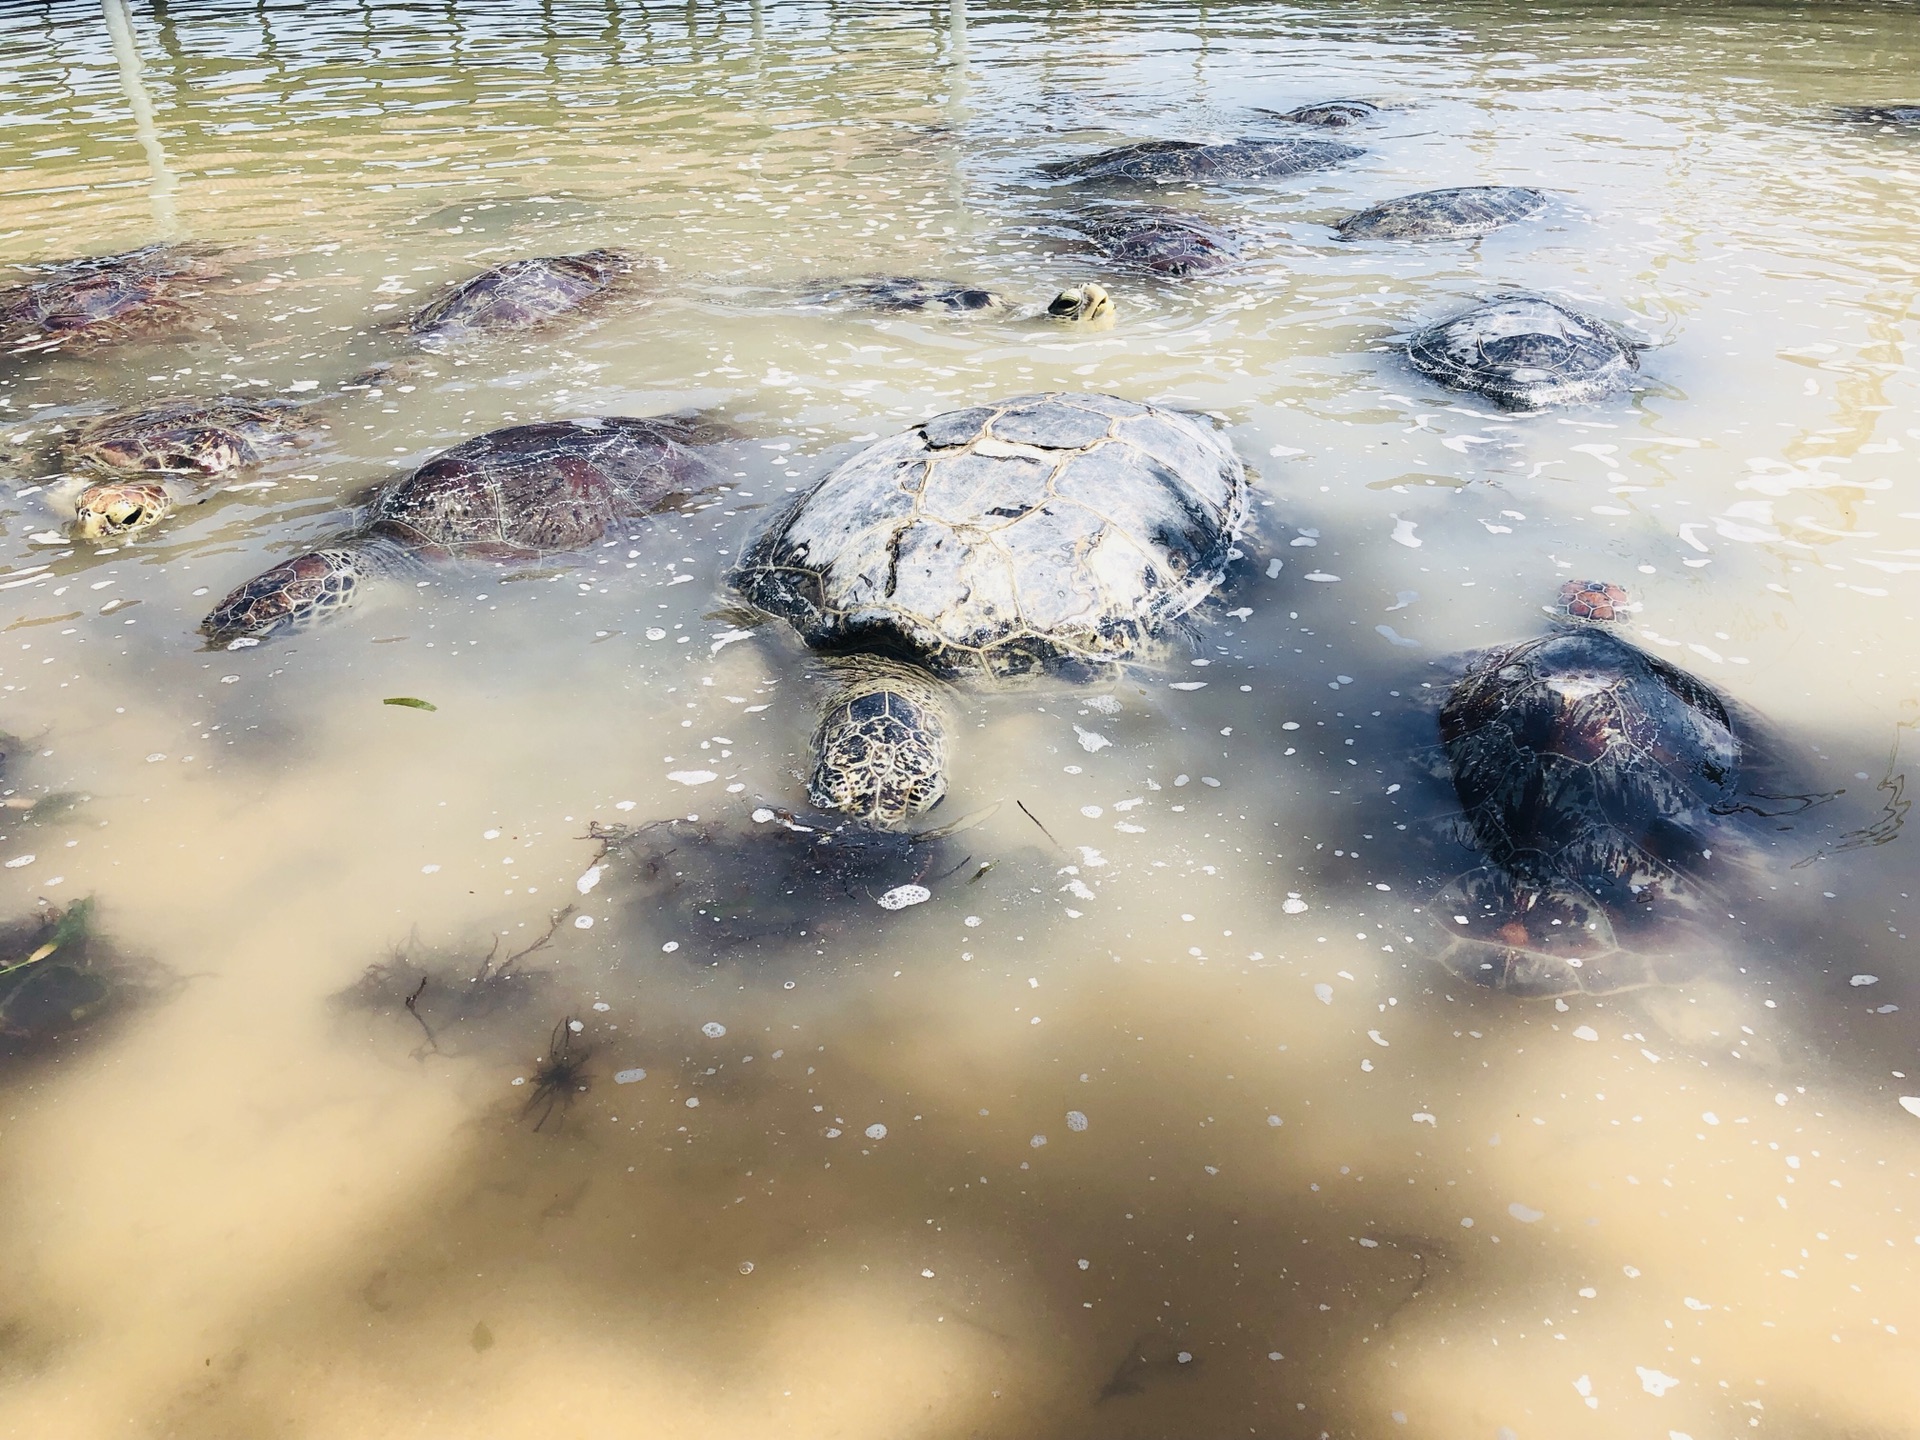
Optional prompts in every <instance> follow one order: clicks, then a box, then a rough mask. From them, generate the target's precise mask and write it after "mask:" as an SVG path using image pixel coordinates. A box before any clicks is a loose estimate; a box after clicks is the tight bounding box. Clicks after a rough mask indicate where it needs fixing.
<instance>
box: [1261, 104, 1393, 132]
mask: <svg viewBox="0 0 1920 1440" xmlns="http://www.w3.org/2000/svg"><path fill="white" fill-rule="evenodd" d="M1386 108H1387V107H1386V106H1384V105H1381V104H1378V103H1377V102H1375V101H1372V100H1321V101H1319V102H1317V103H1315V104H1312V105H1296V106H1295V107H1294V108H1293V109H1291V110H1268V109H1265V108H1263V107H1259V106H1256V107H1255V113H1256V114H1260V115H1265V116H1267V117H1268V118H1269V119H1272V120H1284V121H1286V122H1287V123H1288V124H1289V125H1318V126H1320V127H1322V128H1323V129H1327V130H1344V129H1345V128H1346V127H1347V126H1349V125H1358V124H1359V123H1360V122H1361V121H1363V120H1371V119H1373V118H1374V117H1375V116H1376V115H1379V114H1381V113H1383V112H1384V111H1385V110H1386Z"/></svg>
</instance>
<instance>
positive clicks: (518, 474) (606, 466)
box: [200, 415, 727, 641]
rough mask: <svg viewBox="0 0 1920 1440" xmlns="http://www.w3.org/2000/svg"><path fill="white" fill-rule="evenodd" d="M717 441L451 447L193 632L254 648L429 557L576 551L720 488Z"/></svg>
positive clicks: (643, 438) (552, 428)
mask: <svg viewBox="0 0 1920 1440" xmlns="http://www.w3.org/2000/svg"><path fill="white" fill-rule="evenodd" d="M722 438H727V432H724V431H722V430H721V429H720V428H719V427H716V426H712V425H709V424H706V423H703V422H700V421H698V420H693V419H689V418H686V417H681V416H667V417H663V418H658V419H651V420H640V419H634V418H632V417H629V416H624V415H611V416H605V417H595V418H591V419H584V420H552V421H544V422H541V423H538V424H533V425H511V426H508V427H507V428H505V429H503V430H493V431H489V432H488V433H487V434H485V435H479V436H476V437H475V438H473V439H471V440H466V441H462V442H461V443H460V444H458V445H455V446H454V447H453V448H452V449H450V450H445V451H442V452H441V453H440V454H439V455H437V456H435V457H434V458H433V459H431V460H429V461H428V462H427V463H426V464H424V465H422V466H421V467H420V468H419V469H418V470H415V471H414V472H413V473H412V474H411V475H408V476H407V477H406V478H405V479H403V480H401V481H399V482H398V483H396V484H393V485H391V486H388V487H387V488H385V489H384V490H382V491H381V492H380V494H379V495H378V496H377V497H376V498H375V499H374V501H373V504H372V506H371V507H370V509H369V510H368V512H367V516H366V519H365V521H364V523H363V524H362V525H361V526H360V527H359V528H358V529H356V530H354V531H352V532H351V533H349V534H347V535H344V536H342V537H340V538H339V539H338V540H336V541H334V542H333V543H332V544H330V545H328V546H325V547H324V548H322V549H319V550H314V551H311V552H309V553H307V554H305V555H298V556H295V557H294V558H293V559H291V560H286V561H283V562H281V563H280V564H278V565H275V566H274V567H273V568H272V569H270V570H267V571H264V572H262V573H261V574H259V575H256V576H254V578H253V579H251V580H249V581H247V582H246V584H244V585H242V586H240V587H239V588H238V589H237V590H235V591H234V592H233V593H232V594H230V595H228V596H227V597H226V599H224V600H222V601H221V602H220V603H219V604H218V605H217V606H215V607H214V609H213V611H212V613H210V614H209V615H208V616H207V618H206V619H205V620H203V621H202V622H201V624H200V629H201V630H202V632H204V633H205V634H206V635H207V636H208V637H209V638H211V639H213V640H217V641H233V640H237V639H245V638H256V639H257V638H259V637H261V636H265V635H270V634H273V633H276V632H280V631H285V630H290V629H294V628H297V627H300V626H303V625H305V624H308V623H309V622H312V621H315V620H319V619H322V618H324V617H325V616H327V615H330V614H332V613H334V612H335V611H338V610H341V609H344V608H345V607H346V606H347V605H349V604H351V603H352V602H353V600H354V598H355V596H356V595H357V593H358V591H359V589H360V587H361V585H362V584H363V583H364V582H365V581H367V580H370V579H373V578H376V577H378V576H381V575H386V574H390V573H395V572H400V571H405V570H410V569H414V568H417V567H418V566H419V565H420V564H421V563H423V562H426V561H433V560H469V559H470V560H489V561H496V562H510V561H522V560H530V559H536V558H538V557H540V556H543V555H552V554H558V553H561V552H564V551H568V550H578V549H580V548H581V547H583V546H586V545H590V544H592V543H593V542H594V541H596V540H598V539H599V538H600V537H601V536H602V535H604V534H605V533H606V531H607V529H608V527H609V526H611V525H612V524H613V523H614V522H615V521H617V520H621V519H625V518H629V517H633V516H640V515H650V514H653V513H655V512H656V511H659V510H663V509H668V508H671V507H672V506H674V505H676V504H679V503H681V502H683V501H685V500H686V499H688V498H690V497H691V496H692V495H694V494H696V493H699V492H700V491H703V490H706V489H709V488H711V487H712V486H714V485H716V484H718V483H720V482H721V481H722V480H723V479H724V478H725V473H726V472H724V471H723V470H721V469H720V468H719V467H718V466H716V465H715V464H714V463H713V462H712V461H711V460H709V459H708V458H707V457H706V456H705V455H703V454H701V453H700V449H699V447H700V446H702V445H705V444H709V443H711V442H713V441H716V440H719V439H722Z"/></svg>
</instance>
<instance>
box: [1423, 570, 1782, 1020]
mask: <svg viewBox="0 0 1920 1440" xmlns="http://www.w3.org/2000/svg"><path fill="white" fill-rule="evenodd" d="M1628 608H1629V607H1628V600H1627V595H1626V592H1625V591H1623V590H1622V589H1620V587H1618V586H1616V585H1610V584H1607V583H1604V582H1602V581H1594V580H1575V581H1569V582H1567V583H1566V584H1565V585H1563V586H1561V588H1560V594H1559V599H1558V603H1557V605H1556V606H1555V607H1554V609H1555V613H1556V615H1557V617H1558V623H1556V624H1555V625H1554V626H1553V627H1552V628H1551V629H1550V630H1549V631H1548V632H1547V633H1546V634H1545V635H1540V636H1536V637H1535V638H1533V639H1530V640H1523V641H1521V642H1519V643H1518V644H1515V645H1506V646H1500V647H1498V648H1496V649H1493V650H1489V651H1487V652H1485V653H1484V654H1482V655H1480V656H1478V657H1476V658H1475V659H1474V660H1473V662H1472V663H1471V665H1470V666H1469V667H1468V669H1467V672H1466V674H1465V675H1464V676H1463V677H1462V678H1461V680H1460V681H1459V683H1457V684H1456V685H1455V686H1454V687H1453V689H1452V691H1451V692H1450V693H1449V694H1448V696H1447V698H1446V701H1445V703H1444V705H1443V706H1442V708H1441V711H1440V739H1441V743H1442V744H1443V745H1444V747H1445V749H1446V755H1447V762H1448V767H1449V769H1450V771H1451V772H1452V777H1453V786H1454V790H1455V793H1456V794H1457V795H1458V796H1459V799H1460V804H1461V806H1462V808H1463V810H1464V812H1465V820H1466V826H1467V830H1468V832H1469V833H1470V835H1471V838H1472V841H1473V844H1474V846H1475V847H1476V848H1477V849H1478V850H1479V851H1480V852H1481V853H1482V854H1483V855H1484V856H1485V857H1486V859H1487V860H1488V862H1489V865H1488V867H1487V868H1485V869H1482V870H1476V871H1472V872H1470V873H1469V874H1467V875H1465V876H1462V877H1461V878H1460V879H1458V880H1456V881H1454V882H1453V884H1452V885H1450V886H1449V887H1447V889H1446V890H1445V891H1443V892H1442V895H1441V898H1440V899H1439V900H1438V901H1436V902H1435V905H1434V906H1433V907H1432V909H1433V911H1434V914H1435V918H1436V919H1437V920H1438V921H1439V923H1441V924H1442V925H1443V926H1445V927H1446V928H1447V930H1448V933H1449V934H1450V935H1451V936H1452V937H1453V941H1454V943H1453V944H1452V946H1451V947H1450V948H1449V952H1448V956H1447V958H1446V963H1448V964H1449V965H1450V966H1451V967H1452V968H1454V969H1455V970H1456V972H1457V973H1459V974H1461V975H1462V977H1463V978H1466V979H1470V980H1474V981H1477V982H1478V983H1481V984H1487V985H1495V986H1498V987H1500V988H1505V989H1510V990H1515V991H1518V992H1520V993H1526V994H1559V993H1567V992H1571V991H1574V990H1587V991H1601V990H1612V989H1624V988H1627V987H1628V986H1631V985H1641V984H1650V983H1655V982H1656V981H1659V980H1662V979H1670V978H1674V977H1675V976H1676V975H1677V974H1679V973H1681V972H1683V971H1684V969H1685V968H1686V966H1687V964H1688V963H1689V961H1688V956H1687V953H1686V950H1687V947H1678V946H1675V945H1674V944H1673V943H1671V933H1670V932H1669V933H1666V934H1665V935H1664V938H1663V927H1671V926H1672V925H1673V924H1674V923H1675V922H1677V921H1679V920H1681V919H1683V918H1684V917H1685V915H1686V914H1687V913H1688V912H1689V911H1690V910H1692V909H1693V908H1695V907H1696V906H1697V904H1698V902H1699V900H1700V899H1701V898H1702V896H1703V895H1704V894H1706V893H1708V891H1709V890H1710V889H1711V887H1712V885H1713V882H1714V877H1715V876H1716V875H1717V874H1725V873H1726V872H1727V869H1728V867H1729V866H1730V865H1732V864H1734V863H1737V860H1738V857H1739V856H1740V855H1741V854H1742V853H1743V850H1744V849H1745V847H1744V846H1743V842H1742V838H1741V837H1740V836H1739V835H1738V834H1737V833H1735V832H1734V831H1733V830H1732V829H1731V825H1730V817H1731V816H1733V815H1735V814H1737V813H1738V812H1739V811H1740V810H1741V808H1742V803H1741V800H1740V798H1739V797H1740V795H1741V793H1742V782H1743V767H1744V766H1745V764H1746V762H1747V760H1748V754H1747V748H1748V747H1747V744H1746V743H1745V740H1744V737H1743V735H1742V729H1743V725H1742V722H1741V721H1740V720H1738V719H1737V718H1736V716H1735V714H1734V712H1733V711H1732V709H1731V707H1730V706H1729V705H1728V703H1727V701H1726V700H1724V699H1723V698H1722V697H1721V696H1720V695H1719V694H1718V693H1717V692H1716V691H1715V690H1714V689H1713V687H1712V686H1710V685H1708V684H1707V683H1706V682H1705V681H1703V680H1700V679H1699V678H1697V677H1696V676H1694V675H1691V674H1689V673H1688V672H1687V671H1685V670H1682V669H1680V668H1679V667H1678V666H1675V665H1672V664H1669V663H1668V662H1667V661H1665V660H1662V659H1660V658H1659V657H1658V656H1655V655H1650V654H1648V653H1647V652H1646V651H1644V650H1642V649H1640V648H1639V647H1638V646H1637V645H1634V644H1633V643H1632V642H1631V641H1629V640H1627V639H1626V638H1625V637H1624V636H1622V635H1621V634H1620V633H1619V631H1618V629H1617V628H1615V627H1616V624H1617V622H1618V621H1620V620H1623V619H1624V618H1625V616H1626V614H1627V613H1628ZM1694 958H1696V959H1697V955H1696V956H1695V957H1694Z"/></svg>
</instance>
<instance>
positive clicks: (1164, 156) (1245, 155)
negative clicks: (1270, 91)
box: [1039, 136, 1365, 184]
mask: <svg viewBox="0 0 1920 1440" xmlns="http://www.w3.org/2000/svg"><path fill="white" fill-rule="evenodd" d="M1364 153H1365V152H1364V151H1362V150H1359V149H1356V148H1355V147H1354V146H1352V145H1342V144H1341V143H1340V142H1338V141H1337V140H1309V139H1304V138H1300V137H1296V136H1287V137H1283V138H1281V139H1278V140H1271V139H1269V140H1262V139H1259V138H1257V137H1248V138H1246V139H1242V140H1227V141H1223V142H1221V143H1219V144H1206V143H1203V142H1201V141H1199V140H1141V141H1137V142H1135V143H1134V144H1132V145H1120V146H1117V147H1115V148H1113V149H1110V150H1096V151H1094V153H1093V154H1091V155H1076V156H1074V157H1073V158H1071V159H1068V160H1051V161H1048V162H1047V163H1046V164H1044V165H1042V166H1040V167H1039V168H1040V173H1041V174H1043V175H1045V176H1048V177H1049V178H1051V179H1054V180H1079V181H1102V180H1113V181H1140V180H1145V181H1153V182H1156V183H1159V184H1170V183H1172V182H1175V181H1181V180H1282V179H1285V178H1286V177H1287V176H1289V175H1300V174H1303V173H1305V172H1306V171H1309V170H1324V169H1326V168H1327V167H1329V166H1331V165H1339V164H1342V163H1344V162H1346V161H1348V160H1353V159H1357V158H1358V157H1359V156H1360V155H1362V154H1364Z"/></svg>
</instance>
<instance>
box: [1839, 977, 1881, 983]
mask: <svg viewBox="0 0 1920 1440" xmlns="http://www.w3.org/2000/svg"><path fill="white" fill-rule="evenodd" d="M1847 983H1848V984H1849V985H1878V984H1879V983H1880V977H1879V976H1878V975H1856V976H1854V977H1853V978H1852V979H1851V980H1849V981H1847Z"/></svg>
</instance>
